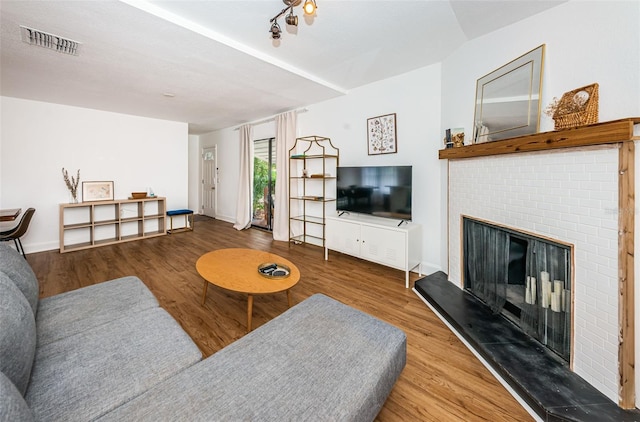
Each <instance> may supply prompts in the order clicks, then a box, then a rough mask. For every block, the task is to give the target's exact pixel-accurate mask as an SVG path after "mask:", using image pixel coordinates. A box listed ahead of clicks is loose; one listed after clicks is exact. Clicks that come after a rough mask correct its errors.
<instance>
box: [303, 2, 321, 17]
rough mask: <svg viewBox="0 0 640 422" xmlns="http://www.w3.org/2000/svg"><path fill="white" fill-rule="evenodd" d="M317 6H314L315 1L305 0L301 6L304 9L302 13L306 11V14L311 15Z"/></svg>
mask: <svg viewBox="0 0 640 422" xmlns="http://www.w3.org/2000/svg"><path fill="white" fill-rule="evenodd" d="M317 7H318V6H316V3H315V2H314V1H313V0H307V1H306V2H305V3H304V6H302V8H303V9H304V13H306V14H307V15H313V14H314V13H315V11H316V8H317Z"/></svg>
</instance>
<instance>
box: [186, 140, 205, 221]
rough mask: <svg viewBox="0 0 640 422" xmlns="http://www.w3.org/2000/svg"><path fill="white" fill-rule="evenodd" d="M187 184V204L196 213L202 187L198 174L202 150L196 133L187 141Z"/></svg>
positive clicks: (198, 210) (198, 207)
mask: <svg viewBox="0 0 640 422" xmlns="http://www.w3.org/2000/svg"><path fill="white" fill-rule="evenodd" d="M188 151H189V152H188V160H187V162H188V171H189V174H188V186H189V189H188V190H189V193H188V195H189V199H188V201H187V202H188V204H187V205H188V206H187V208H189V209H190V210H193V211H194V212H195V213H196V214H198V213H200V210H201V208H200V203H201V201H200V195H201V187H202V183H201V180H202V176H201V174H200V160H201V154H202V150H201V149H200V138H199V137H198V136H197V135H189V141H188Z"/></svg>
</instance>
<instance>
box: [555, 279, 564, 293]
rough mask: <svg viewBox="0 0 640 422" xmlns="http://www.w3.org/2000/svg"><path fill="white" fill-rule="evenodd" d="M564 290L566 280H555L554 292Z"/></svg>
mask: <svg viewBox="0 0 640 422" xmlns="http://www.w3.org/2000/svg"><path fill="white" fill-rule="evenodd" d="M562 290H564V281H562V280H553V292H554V293H555V292H561V291H562Z"/></svg>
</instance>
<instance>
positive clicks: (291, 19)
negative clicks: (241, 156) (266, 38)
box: [269, 0, 318, 40]
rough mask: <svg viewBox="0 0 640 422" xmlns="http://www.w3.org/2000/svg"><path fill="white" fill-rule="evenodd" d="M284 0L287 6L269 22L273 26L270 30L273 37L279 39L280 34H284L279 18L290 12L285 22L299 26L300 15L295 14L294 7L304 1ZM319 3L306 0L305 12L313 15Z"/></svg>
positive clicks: (303, 7)
mask: <svg viewBox="0 0 640 422" xmlns="http://www.w3.org/2000/svg"><path fill="white" fill-rule="evenodd" d="M282 2H283V3H284V4H285V5H286V6H287V7H285V8H284V9H282V10H281V11H280V13H278V14H277V15H275V16H274V17H273V18H271V20H270V21H269V22H271V28H270V29H269V32H271V38H273V39H274V40H279V39H280V35H281V34H282V30H281V29H280V25H278V18H279V17H281V16H282V15H284V14H285V13H287V12H289V14H288V15H287V16H285V22H286V23H287V25H290V26H298V16H296V15H294V14H293V8H294V7H295V6H299V5H300V3H302V0H282ZM317 8H318V5H317V4H316V1H315V0H306V1H305V3H304V6H302V9H303V10H304V13H305V14H307V15H313V14H314V13H315V12H316V9H317Z"/></svg>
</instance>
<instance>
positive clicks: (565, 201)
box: [448, 144, 618, 403]
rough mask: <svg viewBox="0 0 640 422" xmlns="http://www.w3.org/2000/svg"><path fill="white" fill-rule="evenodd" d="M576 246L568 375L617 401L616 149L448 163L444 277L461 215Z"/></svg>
mask: <svg viewBox="0 0 640 422" xmlns="http://www.w3.org/2000/svg"><path fill="white" fill-rule="evenodd" d="M462 215H466V216H470V217H473V218H477V219H481V220H487V221H490V222H494V223H497V224H500V225H504V226H508V227H511V228H514V229H519V230H523V231H527V232H532V233H535V234H539V235H541V236H544V237H550V238H553V239H557V240H559V241H561V242H566V243H570V244H573V245H574V260H575V262H574V282H575V284H574V305H573V329H574V338H573V352H572V357H573V370H574V371H575V372H576V373H577V374H579V375H580V376H582V377H583V378H584V379H585V380H586V381H588V382H589V383H591V384H592V385H593V386H594V387H595V388H597V389H598V390H600V391H601V392H602V393H603V394H605V395H606V396H607V397H609V398H610V399H611V400H613V401H614V402H616V403H617V402H618V144H611V145H605V146H596V147H579V148H570V149H557V150H549V151H539V152H529V153H519V154H507V155H494V156H487V157H477V158H467V159H463V160H456V159H451V160H449V271H448V273H449V280H451V281H452V282H453V283H456V284H457V285H458V286H460V287H461V288H462V276H461V251H462V245H461V233H460V230H461V227H462V223H461V217H462Z"/></svg>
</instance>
